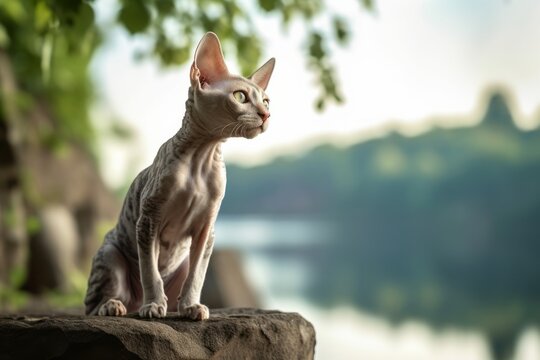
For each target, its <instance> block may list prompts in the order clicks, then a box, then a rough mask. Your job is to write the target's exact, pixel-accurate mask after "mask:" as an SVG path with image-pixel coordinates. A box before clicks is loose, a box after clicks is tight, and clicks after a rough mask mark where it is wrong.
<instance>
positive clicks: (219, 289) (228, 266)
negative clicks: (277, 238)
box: [201, 249, 260, 309]
mask: <svg viewBox="0 0 540 360" xmlns="http://www.w3.org/2000/svg"><path fill="white" fill-rule="evenodd" d="M201 300H202V303H203V304H205V305H207V306H208V307H209V308H211V309H217V308H232V307H251V308H255V307H259V306H260V303H259V300H258V299H257V295H256V292H255V290H254V289H253V287H252V286H251V285H250V284H249V281H248V279H247V277H246V275H245V271H244V268H243V266H242V255H241V254H240V252H239V251H237V250H232V249H216V250H214V252H213V253H212V257H210V263H209V264H208V270H207V271H206V276H205V281H204V286H203V288H202V294H201Z"/></svg>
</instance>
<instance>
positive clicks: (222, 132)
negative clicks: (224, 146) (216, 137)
mask: <svg viewBox="0 0 540 360" xmlns="http://www.w3.org/2000/svg"><path fill="white" fill-rule="evenodd" d="M234 124H235V123H233V122H232V123H228V124H227V125H225V126H223V127H222V128H221V132H220V136H223V134H224V132H225V129H226V128H227V127H229V126H231V125H234Z"/></svg>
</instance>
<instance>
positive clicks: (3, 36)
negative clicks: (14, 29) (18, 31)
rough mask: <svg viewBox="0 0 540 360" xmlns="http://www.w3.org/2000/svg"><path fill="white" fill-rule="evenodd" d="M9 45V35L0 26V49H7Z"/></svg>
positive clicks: (0, 25)
mask: <svg viewBox="0 0 540 360" xmlns="http://www.w3.org/2000/svg"><path fill="white" fill-rule="evenodd" d="M8 45H9V35H8V33H7V31H6V28H5V27H4V26H3V25H2V24H0V48H7V47H8Z"/></svg>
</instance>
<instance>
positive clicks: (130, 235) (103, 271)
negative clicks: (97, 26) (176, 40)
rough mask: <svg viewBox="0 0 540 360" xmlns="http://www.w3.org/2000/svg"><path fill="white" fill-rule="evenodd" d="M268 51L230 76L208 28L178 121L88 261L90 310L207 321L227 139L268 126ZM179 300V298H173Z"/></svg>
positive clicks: (270, 66)
mask: <svg viewBox="0 0 540 360" xmlns="http://www.w3.org/2000/svg"><path fill="white" fill-rule="evenodd" d="M274 63H275V59H273V58H272V59H270V60H269V61H268V62H266V63H265V64H264V65H263V66H261V67H260V68H259V69H258V70H257V71H255V73H254V74H253V75H251V76H250V77H249V78H244V77H241V76H234V75H231V74H229V71H228V70H227V66H226V65H225V61H224V59H223V54H222V51H221V45H220V43H219V39H218V38H217V36H216V35H215V34H214V33H207V34H206V35H205V36H204V37H203V38H202V40H201V41H200V43H199V45H198V47H197V50H196V51H195V59H194V62H193V65H192V66H191V72H190V80H191V86H190V88H189V96H188V100H187V101H186V114H185V116H184V119H183V122H182V127H181V128H180V130H179V131H178V132H177V133H176V135H174V136H173V137H172V138H171V139H169V140H168V141H167V142H165V143H164V144H163V145H162V146H161V148H160V149H159V151H158V153H157V155H156V157H155V159H154V162H153V163H152V165H150V166H149V167H148V168H146V169H144V170H143V171H142V172H141V173H139V175H138V176H137V177H136V178H135V180H134V181H133V183H132V184H131V187H130V188H129V191H128V193H127V195H126V198H125V200H124V205H123V208H122V211H121V213H120V217H119V220H118V224H117V225H116V227H115V228H114V229H113V230H111V231H110V232H109V233H107V235H106V236H105V241H104V243H103V245H102V246H101V248H100V249H99V250H98V252H97V254H96V256H95V257H94V260H93V263H92V270H91V274H90V278H89V280H88V291H87V293H86V298H85V305H86V314H90V315H96V314H97V315H109V316H122V315H125V314H126V313H127V312H128V311H129V312H131V311H136V310H137V309H139V314H140V316H141V317H145V318H152V317H164V316H166V314H167V307H172V306H174V305H175V304H176V305H177V309H178V312H179V314H180V315H181V316H183V317H186V318H190V319H193V320H204V319H208V317H209V311H208V308H207V307H206V306H205V305H202V304H200V295H201V289H202V286H203V282H204V277H205V273H206V269H207V266H208V260H209V257H210V254H211V253H212V247H213V245H214V223H215V220H216V217H217V214H218V211H219V207H220V205H221V200H222V199H223V196H224V192H225V182H226V178H225V166H224V163H223V160H222V156H221V148H220V147H221V143H222V142H223V141H224V140H225V139H226V138H228V137H238V136H242V137H245V138H253V137H255V136H257V135H258V134H260V133H263V132H264V131H266V129H267V128H268V118H269V116H270V112H269V99H268V96H267V95H266V93H265V89H266V87H267V85H268V82H269V80H270V76H271V75H272V71H273V69H274ZM175 298H176V299H177V301H176V300H175Z"/></svg>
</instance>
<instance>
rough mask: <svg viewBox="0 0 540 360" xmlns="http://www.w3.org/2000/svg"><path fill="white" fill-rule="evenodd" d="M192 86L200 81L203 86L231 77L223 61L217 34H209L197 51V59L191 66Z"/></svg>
mask: <svg viewBox="0 0 540 360" xmlns="http://www.w3.org/2000/svg"><path fill="white" fill-rule="evenodd" d="M191 68H192V71H191V76H190V77H191V82H192V84H193V83H194V82H195V81H196V80H198V81H199V82H200V83H201V85H204V83H208V84H211V83H213V82H216V81H219V80H223V79H225V78H227V77H228V76H229V70H228V69H227V65H225V60H224V59H223V52H222V51H221V44H220V42H219V39H218V37H217V35H216V34H214V33H213V32H207V33H206V34H205V35H204V36H203V38H202V39H201V41H200V42H199V45H198V46H197V50H195V59H194V60H193V65H192V66H191Z"/></svg>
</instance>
